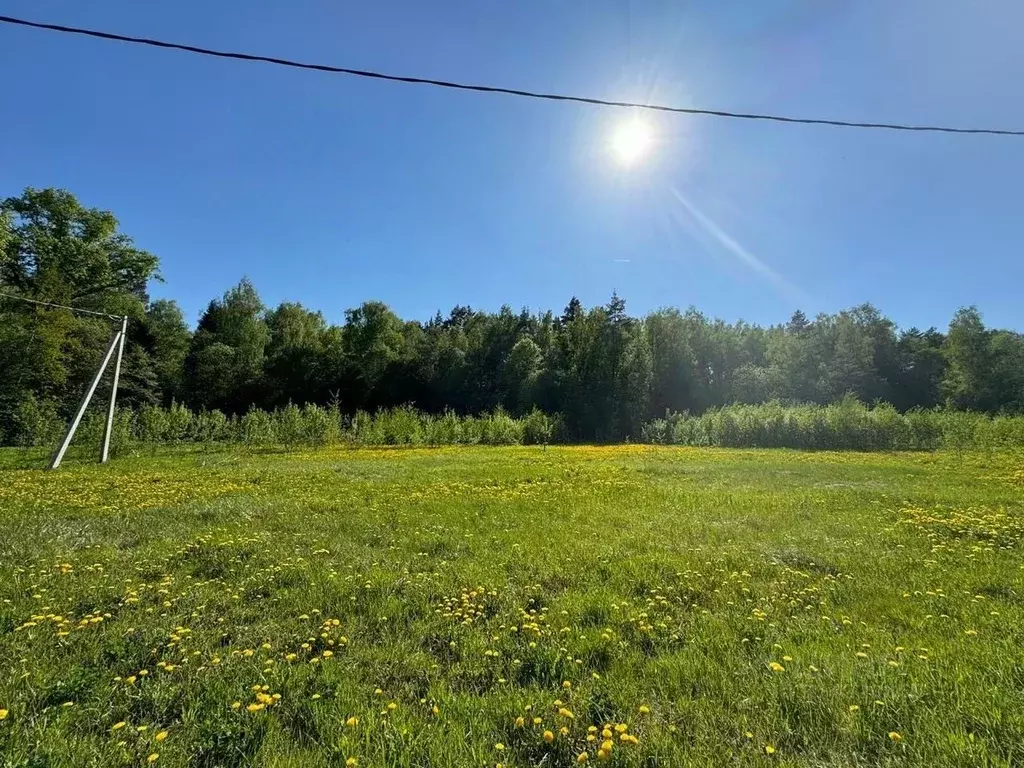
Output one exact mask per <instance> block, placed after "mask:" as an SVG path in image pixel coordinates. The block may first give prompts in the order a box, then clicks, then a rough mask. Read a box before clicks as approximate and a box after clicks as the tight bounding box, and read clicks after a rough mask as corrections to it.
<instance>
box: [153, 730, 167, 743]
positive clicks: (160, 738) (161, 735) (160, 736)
mask: <svg viewBox="0 0 1024 768" xmlns="http://www.w3.org/2000/svg"><path fill="white" fill-rule="evenodd" d="M154 738H155V739H156V740H157V741H163V740H164V739H166V738H167V731H160V733H158V734H157V735H156V736H155V737H154Z"/></svg>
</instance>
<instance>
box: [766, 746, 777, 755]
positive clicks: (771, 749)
mask: <svg viewBox="0 0 1024 768" xmlns="http://www.w3.org/2000/svg"><path fill="white" fill-rule="evenodd" d="M764 753H765V754H766V755H774V754H775V747H773V746H772V745H771V744H765V745H764Z"/></svg>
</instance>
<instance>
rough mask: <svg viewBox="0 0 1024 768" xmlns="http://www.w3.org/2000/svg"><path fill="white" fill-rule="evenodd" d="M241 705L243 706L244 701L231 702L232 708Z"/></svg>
mask: <svg viewBox="0 0 1024 768" xmlns="http://www.w3.org/2000/svg"><path fill="white" fill-rule="evenodd" d="M241 706H242V702H240V701H232V702H231V708H232V709H238V708H239V707H241Z"/></svg>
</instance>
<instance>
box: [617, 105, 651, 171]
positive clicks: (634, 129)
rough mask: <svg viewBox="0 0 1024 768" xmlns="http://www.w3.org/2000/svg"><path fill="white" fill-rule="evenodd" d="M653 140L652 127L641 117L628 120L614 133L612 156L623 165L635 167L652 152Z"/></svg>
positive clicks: (620, 124) (618, 126) (619, 125)
mask: <svg viewBox="0 0 1024 768" xmlns="http://www.w3.org/2000/svg"><path fill="white" fill-rule="evenodd" d="M653 138H654V137H653V134H652V133H651V126H650V125H648V124H647V123H645V122H644V121H643V120H641V119H640V118H639V117H630V118H627V119H626V120H624V121H622V122H621V123H619V124H618V125H617V126H616V127H615V129H614V131H613V133H612V136H611V150H612V154H613V155H614V156H615V159H616V160H618V161H619V163H621V164H622V165H626V166H629V165H634V164H635V163H637V162H639V161H640V160H642V159H643V158H644V156H645V155H647V153H648V152H649V151H650V149H651V144H652V143H653Z"/></svg>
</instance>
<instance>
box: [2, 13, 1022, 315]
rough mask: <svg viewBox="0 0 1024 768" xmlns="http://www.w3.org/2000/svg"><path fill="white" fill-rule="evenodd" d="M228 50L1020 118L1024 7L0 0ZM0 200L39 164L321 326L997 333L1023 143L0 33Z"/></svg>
mask: <svg viewBox="0 0 1024 768" xmlns="http://www.w3.org/2000/svg"><path fill="white" fill-rule="evenodd" d="M0 12H2V13H4V14H7V15H15V16H18V15H20V16H24V17H28V18H33V19H37V20H41V21H52V22H57V23H66V24H72V25H81V26H91V27H96V28H103V29H109V30H111V31H117V32H122V33H124V34H131V35H139V36H151V37H162V38H165V39H170V40H175V41H182V42H191V43H194V44H196V45H205V46H209V47H215V48H224V49H229V50H246V51H252V52H259V53H265V54H268V55H276V56H281V57H290V58H297V59H301V60H306V61H315V62H324V63H332V64H337V65H341V66H349V67H356V68H366V69H379V70H384V71H388V72H394V73H399V74H414V75H420V76H426V77H435V78H442V79H453V80H465V81H471V82H481V83H488V84H495V85H504V86H510V87H520V88H527V89H535V90H549V91H559V92H566V93H580V94H584V95H592V96H596V97H601V98H609V99H622V100H639V101H644V100H650V101H658V102H664V103H671V104H677V105H682V106H699V107H705V108H713V109H714V108H717V109H729V110H738V111H765V112H774V113H791V114H795V115H801V116H822V117H832V118H840V119H850V120H884V121H894V122H910V123H919V122H920V123H944V124H950V125H958V126H973V125H980V126H991V127H1009V128H1024V101H1022V100H1021V99H1019V98H1017V94H1019V89H1020V82H1021V81H1022V78H1024V47H1022V46H1020V45H1019V30H1020V29H1021V25H1022V24H1024V5H1022V4H1021V3H1019V2H1017V1H1016V0H985V1H984V2H979V3H953V2H934V0H901V2H899V3H894V2H891V0H856V1H855V0H835V1H834V2H820V0H773V1H768V0H763V1H761V2H757V3H753V2H740V1H739V0H732V1H731V2H722V1H721V0H699V1H698V0H691V1H690V2H677V1H676V0H664V1H663V2H653V1H651V2H649V1H647V0H585V1H584V0H569V1H568V2H557V3H549V2H536V1H534V2H515V3H510V2H507V0H462V1H460V2H446V3H422V2H412V1H411V0H405V1H403V2H397V1H395V0H390V1H388V0H380V1H378V2H373V3H355V2H337V0H291V1H290V2H287V3H284V2H280V0H247V1H246V2H241V1H240V0H222V1H221V2H215V3H209V2H199V0H180V1H179V2H176V3H140V2H138V1H137V0H106V2H103V3H82V2H72V1H71V0H49V1H48V2H46V3H40V2H38V0H4V1H3V2H2V3H0ZM0 67H2V69H3V71H4V72H5V74H6V77H5V78H4V86H5V87H4V94H3V96H2V103H3V104H4V113H5V116H4V119H3V120H2V122H0V125H2V127H0V195H8V194H17V193H18V192H20V190H21V189H22V188H23V187H25V186H28V185H32V186H37V187H42V186H59V187H65V188H67V189H69V190H71V191H72V192H74V193H75V194H77V195H78V196H79V198H80V199H81V200H83V202H85V203H86V204H89V205H94V206H99V207H102V208H107V209H110V210H113V211H114V212H115V213H116V214H117V216H118V217H119V218H120V220H121V223H122V227H123V229H124V230H125V231H126V232H127V233H129V234H130V235H132V236H133V237H134V238H135V239H136V241H137V242H138V244H139V245H140V246H142V247H144V248H146V249H148V250H150V251H152V252H154V253H156V254H157V255H159V256H160V258H161V260H162V272H163V275H164V277H165V279H166V284H165V285H162V286H158V287H157V288H156V289H155V291H154V295H156V296H170V297H174V298H177V299H178V300H179V301H180V303H181V304H182V306H183V307H184V309H185V310H186V311H187V313H188V314H189V317H190V319H191V320H193V321H194V320H195V318H196V316H197V313H198V312H199V311H200V310H201V308H202V307H203V306H204V305H205V304H206V303H207V302H208V301H209V299H210V298H212V297H214V296H218V295H220V294H221V293H223V291H224V290H225V289H227V288H228V287H230V286H231V285H232V284H234V283H235V282H236V281H237V280H238V279H239V278H240V277H241V276H242V275H248V276H249V277H250V278H251V279H252V280H253V281H254V282H255V284H256V286H257V287H258V288H259V290H260V292H261V294H262V295H263V297H264V299H265V301H266V302H267V303H269V304H275V303H277V302H279V301H282V300H291V301H301V302H303V303H304V304H306V305H307V306H310V307H312V308H316V309H320V310H322V311H323V312H324V314H325V315H326V316H327V317H328V318H329V319H330V320H333V321H340V320H341V319H342V317H343V311H344V309H345V308H346V307H350V306H354V305H356V304H358V303H359V302H360V301H363V300H366V299H380V300H383V301H386V302H387V303H388V304H390V305H391V306H392V307H393V308H394V309H395V310H396V311H397V312H398V313H399V314H401V315H402V316H404V317H407V318H421V319H426V318H428V317H429V316H430V315H432V314H433V312H434V311H435V310H437V309H440V310H441V311H442V312H447V310H448V309H449V308H451V307H452V306H453V305H455V304H469V305H471V306H473V307H477V308H482V309H490V310H493V309H496V308H498V307H499V306H500V305H501V304H503V303H508V304H510V305H512V306H513V307H514V308H519V307H521V306H528V307H531V308H533V309H548V308H551V309H554V310H556V311H557V310H560V309H561V308H562V307H564V306H565V304H566V302H567V301H568V299H569V297H570V296H572V295H573V294H575V295H578V296H579V297H580V298H581V300H582V301H583V302H584V304H586V305H588V306H589V305H592V304H595V303H604V302H605V301H607V299H608V297H609V296H610V294H611V293H612V291H613V290H615V291H617V292H618V293H619V294H620V295H621V296H622V297H624V298H625V299H626V302H627V307H628V309H629V310H630V311H631V312H632V313H643V312H646V311H649V310H651V309H654V308H656V307H659V306H665V305H673V306H681V307H685V306H687V305H690V304H693V305H696V306H697V307H698V308H700V309H702V310H703V311H705V312H706V313H708V314H710V315H713V316H717V317H721V318H723V319H726V320H736V319H740V318H743V319H745V320H748V321H751V322H759V323H772V322H779V321H784V320H785V319H787V318H788V316H789V315H790V314H791V312H792V311H793V310H794V309H796V308H798V307H799V308H802V309H803V310H804V311H805V312H807V313H808V314H813V313H816V312H819V311H830V312H831V311H836V310H839V309H842V308H845V307H849V306H852V305H855V304H858V303H861V302H864V301H870V302H873V303H874V304H875V305H877V306H878V307H879V308H880V309H881V310H882V311H884V312H885V313H887V314H888V315H890V316H891V317H893V318H894V319H895V320H896V321H897V322H898V323H899V324H900V325H902V326H910V325H918V326H922V327H924V326H929V325H933V324H934V325H938V326H940V327H942V326H945V324H946V323H947V322H948V320H949V318H950V316H951V315H952V313H953V311H954V310H955V309H956V308H957V307H958V306H961V305H965V304H977V305H978V306H979V307H980V308H981V310H982V312H983V313H984V316H985V319H986V321H987V323H988V324H990V325H995V326H1001V327H1012V328H1017V329H1022V330H1024V309H1022V308H1024V301H1022V300H1021V287H1022V286H1024V257H1022V252H1021V251H1022V249H1021V227H1022V225H1024V215H1022V213H1024V186H1022V180H1024V139H1013V138H982V137H957V136H944V135H929V134H900V133H890V132H872V131H858V130H851V129H838V128H836V129H829V128H816V127H803V126H785V125H776V124H768V123H748V122H737V121H728V120H720V119H713V118H706V117H687V116H678V115H672V116H666V115H654V116H653V117H652V118H651V120H652V123H651V126H652V130H653V131H654V133H655V135H656V137H657V145H656V147H655V148H654V151H653V152H652V153H651V154H650V155H649V156H648V157H647V158H646V159H645V162H643V163H642V164H640V165H638V166H635V167H633V168H630V169H628V170H624V169H623V168H621V167H620V166H619V165H617V164H616V163H615V162H614V161H613V159H612V158H611V157H610V155H609V152H608V149H607V146H606V142H607V137H608V135H609V133H610V132H611V131H613V130H614V127H615V125H616V123H617V121H620V120H622V119H624V118H626V117H627V115H626V114H625V113H623V112H622V111H620V110H614V109H607V108H597V107H588V106H582V105H572V104H556V103H550V102H539V101H531V100H523V99H516V98H512V97H504V96H488V95H479V94H468V93H461V92H453V91H442V90H439V89H434V88H426V87H422V86H407V85H398V84H390V83H382V82H376V81H368V80H359V79H354V78H348V77H343V76H335V75H321V74H315V73H309V72H299V71H291V70H284V69H280V68H275V67H271V66H268V65H258V64H244V63H236V62H225V61H219V60H214V59H207V58H199V57H195V56H190V55H187V54H180V53H172V52H163V51H156V50H152V49H146V48H138V47H131V46H126V45H123V44H114V43H104V42H100V41H94V40H87V39H81V38H72V37H68V36H63V35H56V34H53V33H46V32H38V31H32V30H26V29H19V28H11V27H0Z"/></svg>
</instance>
